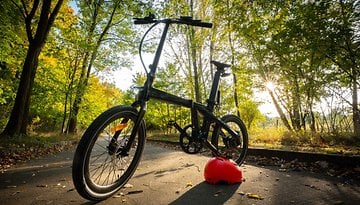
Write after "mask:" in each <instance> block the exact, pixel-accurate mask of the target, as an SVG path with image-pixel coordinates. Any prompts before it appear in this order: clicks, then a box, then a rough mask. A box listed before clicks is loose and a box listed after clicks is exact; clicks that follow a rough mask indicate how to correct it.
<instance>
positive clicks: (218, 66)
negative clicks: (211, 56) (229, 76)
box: [210, 61, 231, 69]
mask: <svg viewBox="0 0 360 205" xmlns="http://www.w3.org/2000/svg"><path fill="white" fill-rule="evenodd" d="M210 63H212V64H214V65H215V66H216V67H217V68H218V69H224V68H229V67H231V65H229V64H225V63H221V62H219V61H210Z"/></svg>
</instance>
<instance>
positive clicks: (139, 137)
mask: <svg viewBox="0 0 360 205" xmlns="http://www.w3.org/2000/svg"><path fill="white" fill-rule="evenodd" d="M134 23H135V24H152V26H151V27H150V28H149V29H148V30H147V31H146V32H145V34H144V36H143V38H142V40H141V42H140V45H139V54H140V58H141V48H142V44H143V41H144V39H145V37H146V35H147V34H148V33H149V32H150V31H151V30H152V29H153V28H154V27H155V26H156V25H159V24H164V25H165V26H164V29H163V32H162V35H161V39H160V41H159V45H158V47H157V50H156V53H155V57H154V60H153V64H151V65H150V72H147V69H146V67H145V66H144V68H145V70H146V73H147V80H146V82H145V83H144V86H143V87H141V88H140V89H139V92H138V95H137V96H136V100H135V102H134V103H133V104H132V105H131V106H130V105H121V106H116V107H113V108H110V109H108V110H107V111H105V112H103V113H102V114H101V115H99V116H98V117H97V118H96V119H95V120H94V121H93V122H92V123H91V125H90V126H89V127H88V128H87V130H86V131H85V133H84V135H83V136H82V138H81V140H80V142H79V144H78V146H77V149H76V152H75V156H74V160H73V166H72V176H73V182H74V185H75V188H76V190H77V191H78V193H79V194H80V195H81V196H82V197H84V198H86V199H88V200H92V201H100V200H104V199H106V198H108V197H110V196H112V195H113V194H115V193H116V192H117V191H118V190H119V189H120V188H121V187H123V186H124V185H125V184H126V183H127V181H128V180H129V179H130V178H131V177H132V175H133V174H134V172H135V170H136V168H137V166H138V164H139V161H140V158H141V155H142V152H143V149H144V144H145V139H146V126H145V121H144V115H145V113H146V104H147V101H148V100H150V99H157V100H161V101H166V102H169V103H173V104H176V105H180V106H184V107H187V108H190V110H191V124H190V125H188V126H185V127H184V128H181V127H180V126H179V125H178V124H177V123H176V122H173V125H174V126H175V127H176V129H177V130H179V132H180V145H181V147H182V149H183V150H184V151H185V152H187V153H191V154H193V153H198V152H199V151H200V150H201V148H202V147H203V145H205V146H206V147H208V148H209V149H210V150H211V151H212V153H213V155H214V156H222V157H226V158H231V159H233V160H234V161H236V162H237V163H238V164H239V165H240V164H241V163H243V161H244V159H245V155H246V152H247V149H248V134H247V131H246V128H245V125H244V123H243V122H242V121H241V119H240V118H239V117H238V116H235V115H225V116H223V117H221V118H218V117H216V116H214V114H213V112H214V107H215V106H216V105H217V104H218V103H219V96H220V93H219V82H220V78H221V77H222V76H226V75H228V73H226V71H225V70H226V68H228V67H230V65H227V64H224V63H220V62H217V61H212V62H211V63H213V64H214V65H215V66H216V72H215V75H214V79H213V84H212V88H211V92H210V97H209V99H208V100H207V105H203V104H201V103H198V102H194V101H193V100H189V99H184V98H180V97H177V96H175V95H172V94H169V93H166V92H164V91H161V90H158V89H156V88H154V87H153V86H152V85H153V81H154V79H155V74H156V69H157V66H158V63H159V59H160V56H161V52H162V50H163V46H164V43H165V39H166V35H167V32H168V29H169V26H170V25H171V24H185V25H189V26H197V27H205V28H211V27H212V23H206V22H202V21H200V20H194V19H192V18H191V17H180V18H176V19H155V17H154V16H153V15H149V16H147V17H145V18H136V19H135V21H134ZM141 61H142V63H143V65H144V62H143V60H142V58H141ZM200 118H201V119H200ZM210 136H211V139H210ZM208 138H209V139H208Z"/></svg>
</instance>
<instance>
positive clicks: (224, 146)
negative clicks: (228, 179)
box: [211, 115, 249, 165]
mask: <svg viewBox="0 0 360 205" xmlns="http://www.w3.org/2000/svg"><path fill="white" fill-rule="evenodd" d="M221 121H223V122H224V123H225V124H226V125H227V126H229V127H230V128H231V129H232V130H233V131H235V133H237V136H236V137H235V136H232V135H231V134H230V133H228V132H227V131H226V130H225V129H224V128H223V127H221V125H219V124H217V125H216V126H215V128H214V133H213V135H212V139H211V143H212V144H213V145H214V146H215V147H216V148H217V149H218V150H219V152H220V153H221V154H222V155H225V156H226V157H228V158H231V159H232V160H234V161H235V162H236V163H237V164H238V165H241V164H242V163H243V162H244V160H245V157H246V153H247V150H248V143H249V142H248V141H249V140H248V133H247V130H246V127H245V125H244V123H243V121H242V120H241V119H240V118H239V117H238V116H236V115H225V116H224V117H222V118H221Z"/></svg>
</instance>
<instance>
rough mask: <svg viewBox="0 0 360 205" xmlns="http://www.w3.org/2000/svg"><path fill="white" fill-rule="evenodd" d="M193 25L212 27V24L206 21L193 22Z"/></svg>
mask: <svg viewBox="0 0 360 205" xmlns="http://www.w3.org/2000/svg"><path fill="white" fill-rule="evenodd" d="M192 25H193V26H199V27H205V28H212V26H213V24H212V23H208V22H194V23H193V24H192Z"/></svg>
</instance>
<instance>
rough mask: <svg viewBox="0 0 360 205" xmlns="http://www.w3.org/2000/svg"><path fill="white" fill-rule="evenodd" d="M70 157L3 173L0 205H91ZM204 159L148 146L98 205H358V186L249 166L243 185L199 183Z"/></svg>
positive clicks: (44, 160)
mask: <svg viewBox="0 0 360 205" xmlns="http://www.w3.org/2000/svg"><path fill="white" fill-rule="evenodd" d="M72 156H73V151H67V152H63V153H60V154H57V155H53V156H47V157H44V158H41V159H38V160H33V161H31V162H28V163H24V164H22V165H19V166H17V167H16V168H13V169H10V170H7V171H6V172H4V173H1V174H0V204H4V205H5V204H6V205H12V204H14V205H15V204H16V205H18V204H23V205H26V204H92V203H91V202H89V201H86V200H85V199H83V198H81V197H80V196H79V195H78V194H77V192H76V191H75V190H74V186H73V184H72V181H71V163H72V162H71V160H72ZM208 159H209V158H208V157H205V156H201V155H188V154H185V153H182V152H180V151H175V150H173V149H171V148H167V147H164V146H159V145H156V144H152V143H147V144H146V148H145V153H144V155H143V158H142V160H141V164H140V165H139V167H138V170H137V171H136V173H135V175H134V176H133V178H132V179H131V180H130V181H129V183H128V185H127V188H124V189H122V190H121V191H119V193H118V194H117V195H115V196H114V197H112V198H110V199H108V200H105V201H102V202H100V203H99V204H117V205H118V204H141V205H143V204H154V205H159V204H172V205H176V204H206V205H211V204H214V205H215V204H229V205H232V204H259V205H261V204H264V205H265V204H266V205H281V204H306V205H308V204H349V205H350V204H360V186H359V185H349V184H346V183H344V182H343V181H342V179H340V178H332V177H327V176H324V175H322V174H314V173H309V172H279V171H278V168H276V167H259V166H255V165H251V164H247V165H244V166H242V167H241V168H242V170H243V175H244V177H245V179H246V180H245V182H243V183H242V184H237V185H209V184H207V183H205V182H204V179H203V168H204V165H205V164H206V162H207V160H208ZM250 194H252V195H250ZM260 198H261V199H260Z"/></svg>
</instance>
